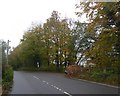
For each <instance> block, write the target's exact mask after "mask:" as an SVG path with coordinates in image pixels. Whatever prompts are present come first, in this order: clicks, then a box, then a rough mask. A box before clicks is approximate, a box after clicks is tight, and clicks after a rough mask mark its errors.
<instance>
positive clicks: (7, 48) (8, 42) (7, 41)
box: [7, 40, 11, 65]
mask: <svg viewBox="0 0 120 96" xmlns="http://www.w3.org/2000/svg"><path fill="white" fill-rule="evenodd" d="M9 42H11V41H10V40H8V41H7V65H8V52H9Z"/></svg>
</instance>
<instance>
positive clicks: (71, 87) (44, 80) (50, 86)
mask: <svg viewBox="0 0 120 96" xmlns="http://www.w3.org/2000/svg"><path fill="white" fill-rule="evenodd" d="M9 94H65V95H68V96H73V94H118V88H115V87H109V86H105V85H100V84H96V83H90V82H86V81H82V80H76V79H70V78H67V77H65V75H64V74H60V73H45V72H25V71H14V82H13V87H12V89H11V91H10V93H9Z"/></svg>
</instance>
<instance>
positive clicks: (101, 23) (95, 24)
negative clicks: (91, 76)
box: [77, 1, 120, 70]
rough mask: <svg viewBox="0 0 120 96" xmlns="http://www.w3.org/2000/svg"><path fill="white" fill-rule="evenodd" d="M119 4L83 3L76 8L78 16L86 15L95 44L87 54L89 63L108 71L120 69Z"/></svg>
mask: <svg viewBox="0 0 120 96" xmlns="http://www.w3.org/2000/svg"><path fill="white" fill-rule="evenodd" d="M119 6H120V2H112V3H110V2H97V3H93V2H87V1H86V2H83V3H81V4H80V6H77V7H78V8H80V9H82V10H83V12H78V13H77V14H78V16H80V15H81V14H86V16H87V17H88V19H89V22H90V23H89V25H88V30H89V32H91V33H92V34H94V36H95V37H97V40H96V42H95V43H94V45H93V47H92V48H90V49H89V51H88V52H87V56H88V57H89V58H90V59H91V60H90V62H92V63H95V64H96V65H97V66H98V67H99V68H101V70H102V69H105V70H106V69H109V68H115V69H117V68H118V67H120V61H119V59H120V39H119V36H120V32H119V30H120V18H119V16H120V11H119V10H120V8H119Z"/></svg>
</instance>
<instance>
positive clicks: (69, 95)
mask: <svg viewBox="0 0 120 96" xmlns="http://www.w3.org/2000/svg"><path fill="white" fill-rule="evenodd" d="M33 77H34V78H36V79H39V78H38V77H36V76H33ZM42 82H43V83H46V84H48V85H49V83H48V82H47V81H45V80H42ZM50 86H52V87H54V88H55V89H57V90H59V91H61V92H62V93H64V94H66V95H68V96H72V95H71V94H69V93H68V92H66V91H64V90H62V89H60V88H58V87H57V86H54V85H50Z"/></svg>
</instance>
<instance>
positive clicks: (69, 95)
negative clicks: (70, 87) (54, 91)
mask: <svg viewBox="0 0 120 96" xmlns="http://www.w3.org/2000/svg"><path fill="white" fill-rule="evenodd" d="M64 94H66V95H68V96H72V95H71V94H69V93H68V92H64Z"/></svg>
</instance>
